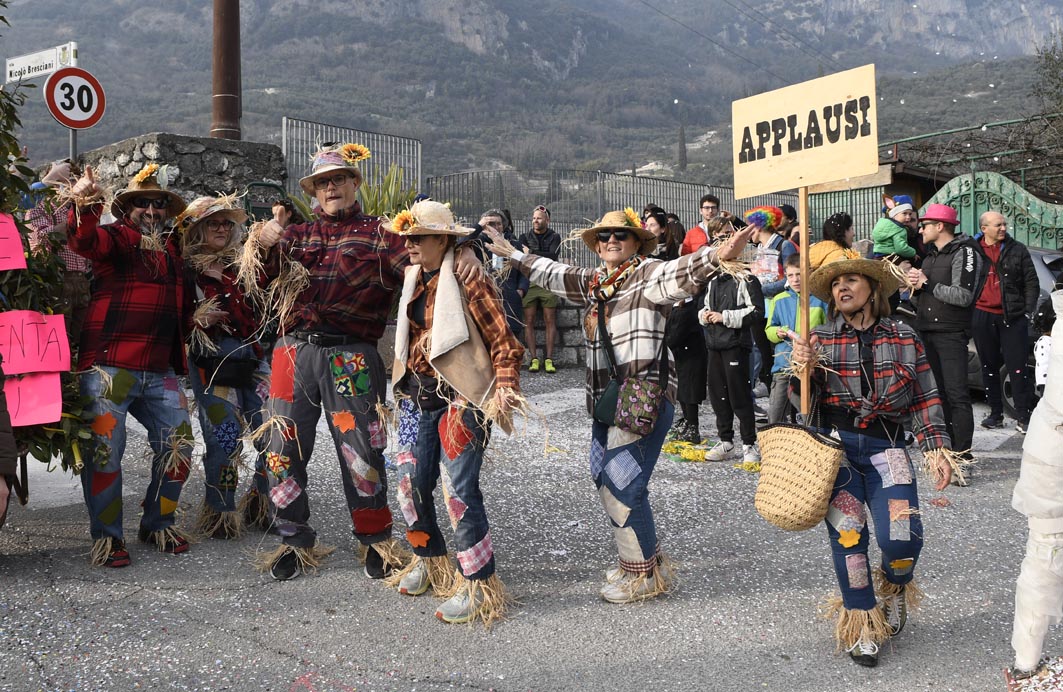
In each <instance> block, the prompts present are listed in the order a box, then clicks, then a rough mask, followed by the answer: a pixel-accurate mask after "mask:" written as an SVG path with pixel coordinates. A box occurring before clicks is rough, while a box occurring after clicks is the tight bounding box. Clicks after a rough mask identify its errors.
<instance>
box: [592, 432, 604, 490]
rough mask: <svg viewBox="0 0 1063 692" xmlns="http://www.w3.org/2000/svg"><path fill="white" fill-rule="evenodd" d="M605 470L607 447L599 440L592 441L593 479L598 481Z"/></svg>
mask: <svg viewBox="0 0 1063 692" xmlns="http://www.w3.org/2000/svg"><path fill="white" fill-rule="evenodd" d="M604 468H605V447H602V444H601V443H600V442H598V440H591V478H592V479H594V480H598V476H600V475H602V469H604Z"/></svg>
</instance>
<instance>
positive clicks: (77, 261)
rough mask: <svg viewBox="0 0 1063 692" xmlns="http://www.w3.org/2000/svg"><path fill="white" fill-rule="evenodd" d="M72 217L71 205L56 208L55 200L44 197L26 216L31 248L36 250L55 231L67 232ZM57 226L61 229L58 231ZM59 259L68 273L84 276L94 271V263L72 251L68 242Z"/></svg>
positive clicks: (63, 247)
mask: <svg viewBox="0 0 1063 692" xmlns="http://www.w3.org/2000/svg"><path fill="white" fill-rule="evenodd" d="M69 215H70V203H69V202H68V203H66V204H61V205H58V206H56V204H55V199H54V198H53V197H51V196H48V195H46V196H44V197H42V198H41V199H40V200H39V201H38V202H37V204H36V205H34V207H33V209H30V210H29V213H27V214H26V225H27V226H29V227H30V247H31V248H33V249H34V250H36V249H37V248H38V247H40V246H41V244H42V243H44V240H45V236H47V235H48V234H49V233H51V232H52V231H53V230H61V231H64V232H65V231H66V222H67V217H68V216H69ZM56 226H61V228H59V229H56ZM57 254H58V255H59V259H61V260H63V264H64V265H65V266H66V270H67V271H68V272H80V273H82V274H84V273H86V272H88V271H89V270H90V269H92V263H91V262H89V261H88V260H87V259H85V258H84V257H82V256H81V255H79V254H77V253H76V252H73V251H71V250H70V247H69V245H68V243H67V242H65V241H64V242H63V244H62V246H61V247H60V248H59V252H58V253H57Z"/></svg>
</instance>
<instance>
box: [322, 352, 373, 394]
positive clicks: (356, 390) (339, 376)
mask: <svg viewBox="0 0 1063 692" xmlns="http://www.w3.org/2000/svg"><path fill="white" fill-rule="evenodd" d="M329 369H330V370H331V372H332V381H333V382H334V383H335V384H336V393H337V394H339V395H340V396H346V397H352V396H364V395H365V394H368V393H369V391H370V389H371V385H370V382H369V368H367V367H365V355H364V354H361V353H351V352H348V351H337V352H335V353H332V354H330V355H329Z"/></svg>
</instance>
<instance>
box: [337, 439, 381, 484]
mask: <svg viewBox="0 0 1063 692" xmlns="http://www.w3.org/2000/svg"><path fill="white" fill-rule="evenodd" d="M340 450H342V452H343V459H344V461H346V462H347V470H348V471H349V472H350V474H351V480H352V481H353V482H354V488H355V490H357V491H358V494H359V495H361V496H362V497H373V496H374V495H376V494H377V493H378V492H379V491H380V474H379V473H377V472H376V469H374V468H373V467H372V466H370V465H369V464H368V463H367V462H366V460H365V459H363V458H362V457H360V456H359V455H358V452H356V451H354V447H352V446H350V445H349V444H347V443H346V442H344V443H343V444H342V445H341V446H340Z"/></svg>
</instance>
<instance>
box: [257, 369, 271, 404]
mask: <svg viewBox="0 0 1063 692" xmlns="http://www.w3.org/2000/svg"><path fill="white" fill-rule="evenodd" d="M263 374H264V375H265V376H264V377H262V378H261V379H259V380H258V382H257V383H256V384H255V396H257V397H258V400H259V401H265V400H266V399H268V398H269V373H263Z"/></svg>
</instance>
